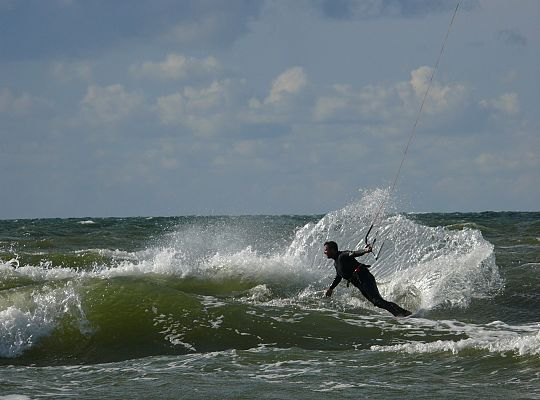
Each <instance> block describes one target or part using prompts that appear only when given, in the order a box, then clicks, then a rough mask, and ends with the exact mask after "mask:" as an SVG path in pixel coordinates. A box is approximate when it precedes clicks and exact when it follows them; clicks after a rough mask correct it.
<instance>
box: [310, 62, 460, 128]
mask: <svg viewBox="0 0 540 400" xmlns="http://www.w3.org/2000/svg"><path fill="white" fill-rule="evenodd" d="M431 73H432V68H430V67H426V66H422V67H420V68H418V69H415V70H413V71H411V78H410V80H409V81H408V82H397V83H395V84H393V85H367V86H364V87H363V88H361V89H360V90H355V89H353V88H352V87H351V86H350V85H338V84H336V85H334V86H333V87H332V91H331V93H330V94H327V95H322V96H320V97H319V98H318V99H317V101H316V104H315V107H314V109H313V117H314V119H315V120H316V121H321V122H323V121H327V122H329V121H334V122H337V121H342V122H352V121H379V122H383V121H386V120H390V119H394V120H395V119H396V118H400V117H409V116H411V115H414V113H416V112H417V111H418V107H419V106H420V101H421V100H422V99H423V97H424V94H425V92H426V90H427V88H428V85H429V81H430V78H431ZM466 96H467V89H466V87H465V86H464V85H461V84H454V85H443V84H441V83H440V82H438V81H436V80H434V81H433V82H432V83H431V88H430V92H429V96H428V98H427V99H426V103H425V107H424V112H426V113H431V114H437V113H443V112H449V111H451V110H453V109H456V108H458V107H460V105H461V104H462V103H463V100H464V99H465V97H466Z"/></svg>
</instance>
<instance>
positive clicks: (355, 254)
mask: <svg viewBox="0 0 540 400" xmlns="http://www.w3.org/2000/svg"><path fill="white" fill-rule="evenodd" d="M348 253H349V255H350V256H351V257H355V258H356V257H360V256H363V255H365V254H367V253H368V252H367V251H365V250H356V251H349V252H348Z"/></svg>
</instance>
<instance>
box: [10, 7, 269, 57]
mask: <svg viewBox="0 0 540 400" xmlns="http://www.w3.org/2000/svg"><path fill="white" fill-rule="evenodd" d="M3 4H4V6H2V3H0V12H1V13H2V14H1V15H0V17H2V18H1V19H2V52H1V53H0V59H8V60H10V59H11V60H13V59H18V60H20V59H37V58H58V57H69V58H72V57H88V55H89V54H92V55H94V54H95V53H96V52H101V51H103V50H106V49H110V48H115V47H122V45H123V44H126V43H128V44H132V43H136V44H140V43H141V42H144V43H145V44H148V43H153V44H155V43H156V41H157V42H159V41H161V42H163V41H165V42H171V41H172V42H174V43H175V44H180V45H182V46H184V48H185V47H193V48H194V47H196V46H200V45H203V44H204V45H205V47H209V46H213V47H220V46H226V45H230V44H231V43H233V42H234V41H235V40H236V39H237V38H238V37H240V36H241V35H243V34H245V33H247V32H248V23H249V22H250V21H251V20H252V19H254V18H257V17H258V15H259V12H260V9H261V7H262V4H263V2H261V1H250V0H183V1H170V0H154V1H137V2H124V1H113V2H110V1H106V0H95V1H35V2H32V3H31V4H30V3H28V2H21V1H11V2H8V3H5V1H4V3H3ZM96 21H99V23H96ZM22 31H26V32H27V34H21V32H22Z"/></svg>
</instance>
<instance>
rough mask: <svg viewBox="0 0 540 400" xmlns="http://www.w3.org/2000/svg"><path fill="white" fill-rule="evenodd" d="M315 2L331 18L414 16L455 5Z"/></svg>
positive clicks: (437, 1) (470, 5)
mask: <svg viewBox="0 0 540 400" xmlns="http://www.w3.org/2000/svg"><path fill="white" fill-rule="evenodd" d="M315 4H316V6H317V7H318V8H319V9H320V11H321V12H322V14H323V15H324V16H325V17H327V18H332V19H375V18H382V17H404V18H415V17H424V16H426V15H430V14H439V13H445V12H448V11H453V10H454V8H455V7H456V4H455V3H453V2H449V1H447V0H414V1H411V0H363V1H358V0H321V1H318V2H317V3H315ZM461 7H462V8H463V9H465V10H470V9H474V8H476V7H478V1H476V0H471V1H463V2H462V5H461Z"/></svg>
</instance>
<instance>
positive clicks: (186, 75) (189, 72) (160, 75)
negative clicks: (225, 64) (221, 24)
mask: <svg viewBox="0 0 540 400" xmlns="http://www.w3.org/2000/svg"><path fill="white" fill-rule="evenodd" d="M220 70H221V65H220V63H219V61H218V60H217V59H216V58H215V57H212V56H208V57H206V58H203V59H197V58H194V57H186V56H184V55H181V54H174V53H170V54H168V55H167V57H166V58H165V60H164V61H162V62H152V61H146V62H144V63H142V64H136V65H132V66H131V67H130V72H131V73H132V74H133V75H134V76H135V77H137V78H153V79H162V80H183V79H190V78H195V77H200V76H212V75H215V74H217V73H218V72H219V71H220Z"/></svg>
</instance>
